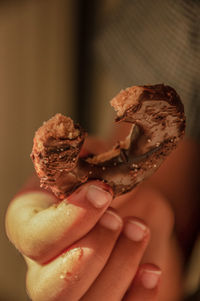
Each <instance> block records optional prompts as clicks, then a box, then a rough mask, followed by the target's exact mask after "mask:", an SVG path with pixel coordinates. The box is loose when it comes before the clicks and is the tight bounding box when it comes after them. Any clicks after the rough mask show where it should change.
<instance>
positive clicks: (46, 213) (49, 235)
mask: <svg viewBox="0 0 200 301" xmlns="http://www.w3.org/2000/svg"><path fill="white" fill-rule="evenodd" d="M111 200H112V195H111V193H109V192H108V186H107V185H105V184H103V183H101V182H91V183H88V184H86V185H83V186H82V187H80V188H79V189H78V190H77V191H76V192H74V193H73V194H72V195H71V196H70V197H69V198H67V199H65V200H63V201H62V202H59V203H58V202H57V203H56V202H55V199H54V198H53V197H52V196H50V195H49V194H47V193H41V192H32V193H26V194H23V195H20V196H19V197H17V198H16V199H15V200H14V201H13V202H12V203H11V204H10V206H9V208H8V211H7V215H6V230H7V234H8V237H9V238H10V240H11V241H12V242H13V243H14V244H15V246H16V247H17V248H18V249H19V250H20V251H21V252H22V253H23V254H25V255H26V256H27V257H30V258H32V259H34V260H36V261H38V262H40V263H44V262H47V261H49V260H50V259H52V258H53V257H55V256H57V255H58V254H59V253H60V252H61V251H62V250H63V249H64V248H66V247H67V246H69V245H71V244H72V243H74V242H75V241H76V240H78V239H80V238H81V237H82V236H84V235H85V234H86V233H87V232H88V231H89V230H90V229H91V228H92V227H93V226H94V225H95V224H96V222H97V221H98V219H99V218H100V217H101V215H102V214H103V213H104V211H105V210H106V208H107V207H108V206H109V204H110V202H111Z"/></svg>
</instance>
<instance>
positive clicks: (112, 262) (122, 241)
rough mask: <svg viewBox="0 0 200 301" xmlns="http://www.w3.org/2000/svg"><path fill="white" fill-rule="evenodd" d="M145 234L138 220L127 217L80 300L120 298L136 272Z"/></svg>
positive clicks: (144, 241) (147, 239)
mask: <svg viewBox="0 0 200 301" xmlns="http://www.w3.org/2000/svg"><path fill="white" fill-rule="evenodd" d="M149 235H150V232H149V230H148V228H147V227H146V225H145V224H144V223H142V221H140V220H138V219H137V218H129V219H127V220H126V223H125V226H124V229H123V233H122V234H121V235H120V238H119V240H118V242H117V244H116V245H115V248H114V250H113V252H112V254H111V256H110V258H109V261H108V263H107V264H106V266H105V268H104V269H103V271H102V272H101V274H100V275H99V276H98V278H97V279H96V281H95V282H94V283H93V285H92V286H91V288H90V289H89V291H88V292H87V293H86V295H85V296H84V298H82V299H81V301H86V300H87V301H89V300H91V301H92V300H95V301H101V300H109V301H116V300H121V299H122V297H123V296H124V294H125V292H126V291H127V289H128V287H129V285H130V283H131V282H132V279H133V278H134V276H135V274H136V271H137V269H138V265H139V263H140V261H141V258H142V256H143V253H144V250H145V248H146V246H147V244H148V241H149Z"/></svg>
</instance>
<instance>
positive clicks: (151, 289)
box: [123, 264, 161, 301]
mask: <svg viewBox="0 0 200 301" xmlns="http://www.w3.org/2000/svg"><path fill="white" fill-rule="evenodd" d="M160 278H161V270H160V268H159V267H157V266H155V265H153V264H143V265H142V266H140V268H139V269H138V272H137V274H136V277H135V279H134V281H133V283H132V284H131V286H130V288H129V290H128V292H127V294H126V296H125V298H124V299H123V300H124V301H141V300H142V301H146V300H148V301H156V300H158V289H159V284H160Z"/></svg>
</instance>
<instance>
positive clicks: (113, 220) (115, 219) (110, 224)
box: [99, 210, 122, 231]
mask: <svg viewBox="0 0 200 301" xmlns="http://www.w3.org/2000/svg"><path fill="white" fill-rule="evenodd" d="M99 223H100V225H102V226H103V227H105V228H108V229H110V230H114V231H116V230H118V229H119V228H120V227H121V226H122V219H121V217H120V216H119V215H117V214H116V213H115V212H113V211H111V210H107V211H106V212H105V213H104V215H103V216H102V217H101V218H100V220H99Z"/></svg>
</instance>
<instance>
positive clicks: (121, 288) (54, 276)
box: [6, 182, 180, 301]
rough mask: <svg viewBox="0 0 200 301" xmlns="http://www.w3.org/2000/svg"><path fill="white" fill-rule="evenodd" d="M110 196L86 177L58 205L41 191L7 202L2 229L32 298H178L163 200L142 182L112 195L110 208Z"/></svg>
mask: <svg viewBox="0 0 200 301" xmlns="http://www.w3.org/2000/svg"><path fill="white" fill-rule="evenodd" d="M111 201H112V194H111V193H110V192H108V189H107V187H106V186H105V185H104V184H102V183H100V182H93V183H88V184H87V185H84V186H82V187H81V188H79V189H78V190H77V191H76V192H75V193H73V195H71V196H70V197H69V198H68V199H67V200H64V201H62V202H60V203H59V204H55V199H54V198H53V197H52V196H51V195H49V194H47V193H42V192H29V193H25V194H21V195H19V196H18V197H17V198H15V200H13V201H12V202H11V204H10V206H9V209H8V212H7V216H6V229H7V234H8V236H9V238H10V240H11V241H12V242H13V243H14V244H15V246H16V247H17V248H18V249H19V251H20V252H21V253H22V254H23V255H24V257H25V259H26V262H27V264H28V273H27V290H28V293H29V295H30V297H31V298H32V300H34V301H44V300H46V301H51V300H52V301H56V300H59V301H61V300H69V301H71V300H79V299H81V300H84V301H85V300H87V301H90V300H91V301H92V300H95V301H98V300H111V301H112V300H113V301H115V300H122V299H123V298H124V299H123V300H126V301H127V300H134V301H135V300H145V298H148V300H152V301H153V300H162V301H164V300H170V301H172V300H177V299H176V297H175V298H174V295H175V296H177V292H178V291H179V279H180V275H179V274H178V273H179V272H180V268H179V263H178V258H179V257H178V255H177V253H176V251H177V250H175V249H174V247H173V239H172V235H171V234H172V229H173V214H172V211H171V210H170V209H169V206H168V205H167V202H166V201H165V200H164V199H163V197H162V196H160V195H159V194H158V193H157V192H155V191H153V190H151V189H149V188H146V187H145V186H141V187H140V188H139V189H138V190H137V192H132V193H129V194H127V195H126V196H123V197H120V198H118V199H116V200H114V202H113V205H115V207H116V208H115V210H114V209H111V208H109V209H108V207H109V206H111ZM127 216H128V217H127ZM150 231H151V240H150V242H149V238H150ZM147 246H148V247H147ZM143 255H144V256H143ZM158 266H159V267H160V268H161V270H162V272H163V275H162V276H161V270H160V268H158ZM160 276H161V281H160ZM159 286H160V288H159ZM166 290H167V293H166ZM168 290H169V291H168ZM163 293H164V294H165V297H166V298H165V297H163ZM159 296H161V297H159Z"/></svg>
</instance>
